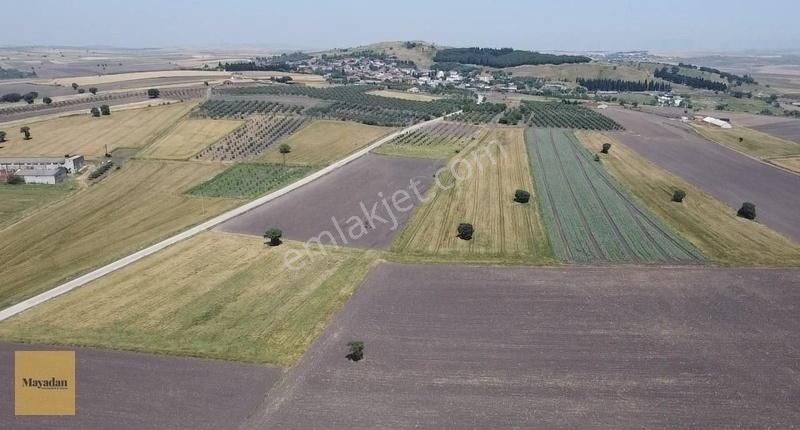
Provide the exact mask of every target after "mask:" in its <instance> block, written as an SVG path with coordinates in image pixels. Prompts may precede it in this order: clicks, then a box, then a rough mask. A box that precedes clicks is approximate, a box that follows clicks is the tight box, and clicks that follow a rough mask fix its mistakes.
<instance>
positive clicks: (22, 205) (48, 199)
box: [0, 182, 75, 230]
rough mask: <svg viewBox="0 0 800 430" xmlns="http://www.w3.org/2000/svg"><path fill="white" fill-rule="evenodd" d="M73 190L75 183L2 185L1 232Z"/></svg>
mask: <svg viewBox="0 0 800 430" xmlns="http://www.w3.org/2000/svg"><path fill="white" fill-rule="evenodd" d="M73 190H75V184H74V183H73V182H66V183H63V184H59V185H34V184H30V185H28V184H23V185H6V184H5V183H0V230H2V229H3V228H5V227H7V226H9V225H11V224H12V223H14V222H15V221H17V220H20V219H22V218H23V217H25V216H26V215H27V214H29V213H31V212H33V211H35V210H37V209H39V208H41V207H44V206H47V205H49V204H52V203H55V202H57V201H59V200H61V199H63V198H64V197H66V196H68V195H69V193H71V192H72V191H73Z"/></svg>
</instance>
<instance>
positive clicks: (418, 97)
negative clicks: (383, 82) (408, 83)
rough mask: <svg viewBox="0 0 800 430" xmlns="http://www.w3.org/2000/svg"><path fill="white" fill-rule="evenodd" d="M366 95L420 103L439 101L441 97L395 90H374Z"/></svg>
mask: <svg viewBox="0 0 800 430" xmlns="http://www.w3.org/2000/svg"><path fill="white" fill-rule="evenodd" d="M367 94H372V95H375V96H381V97H391V98H396V99H403V100H415V101H420V102H432V101H434V100H439V99H441V98H442V97H441V96H434V95H431V94H420V93H409V92H408V91H397V90H376V91H370V92H368V93H367Z"/></svg>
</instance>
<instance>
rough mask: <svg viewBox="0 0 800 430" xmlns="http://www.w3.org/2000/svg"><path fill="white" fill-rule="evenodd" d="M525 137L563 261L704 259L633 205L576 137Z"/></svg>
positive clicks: (545, 133)
mask: <svg viewBox="0 0 800 430" xmlns="http://www.w3.org/2000/svg"><path fill="white" fill-rule="evenodd" d="M527 138H528V139H527V144H528V152H529V158H530V160H531V167H532V170H533V172H534V177H535V179H536V188H537V191H538V195H539V199H540V201H541V207H542V212H543V215H544V218H545V223H546V224H547V227H548V234H549V236H550V241H551V243H552V245H553V249H554V251H555V253H556V255H557V256H558V257H559V258H561V259H562V260H565V261H569V262H577V263H588V262H602V261H607V262H643V263H656V262H670V263H685V262H695V261H699V260H701V259H702V256H701V254H700V253H699V251H697V250H696V249H695V248H694V247H693V246H692V245H691V244H690V243H689V242H687V241H686V240H684V239H683V238H682V237H680V236H679V235H678V234H677V233H676V232H675V231H673V230H672V229H670V228H669V227H667V226H666V225H664V224H663V223H662V222H661V221H659V220H658V219H657V218H655V217H654V216H653V215H652V214H650V213H649V212H647V211H646V210H644V209H643V208H640V207H639V206H638V205H637V204H636V203H634V202H633V201H632V200H631V199H630V198H629V196H628V195H627V194H626V193H625V192H624V191H623V190H622V189H621V188H620V187H619V185H618V184H617V183H616V182H615V181H614V180H613V179H612V178H611V177H610V176H609V175H608V174H607V173H606V172H605V171H604V170H603V168H602V166H601V165H600V164H599V163H598V162H595V161H594V160H593V159H592V156H591V154H590V153H589V152H588V151H586V150H585V149H584V148H583V146H582V145H581V144H580V142H578V141H577V139H576V138H575V136H574V134H572V133H571V132H568V131H563V130H551V129H530V130H528V136H527Z"/></svg>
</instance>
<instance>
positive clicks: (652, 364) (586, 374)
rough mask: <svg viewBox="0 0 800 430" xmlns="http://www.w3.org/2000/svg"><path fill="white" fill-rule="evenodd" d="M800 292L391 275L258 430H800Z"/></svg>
mask: <svg viewBox="0 0 800 430" xmlns="http://www.w3.org/2000/svg"><path fill="white" fill-rule="evenodd" d="M798 279H800V278H799V277H798V271H797V270H791V269H786V270H776V269H771V270H770V269H767V270H757V269H711V268H698V267H668V268H657V267H626V268H619V267H604V268H587V267H573V268H569V269H563V268H557V269H547V268H510V267H503V268H498V267H465V266H441V265H433V266H432V265H397V264H382V265H380V266H378V267H377V268H376V269H374V270H373V271H372V272H370V274H369V275H368V276H367V279H366V281H365V282H364V285H362V286H361V287H360V288H359V289H358V291H356V293H355V294H354V296H353V298H352V299H351V300H349V301H348V302H347V304H346V305H345V306H344V308H343V309H342V311H341V312H340V313H339V314H338V315H337V316H336V317H335V318H334V320H333V321H332V322H331V324H330V326H329V327H328V328H327V329H326V330H325V331H324V332H323V334H322V335H321V336H320V337H319V339H317V341H316V342H315V343H314V344H313V345H312V346H311V348H310V349H309V351H308V353H307V354H306V355H305V356H304V357H303V359H302V360H301V361H300V363H298V365H297V366H295V367H294V368H293V369H291V370H289V372H288V373H287V375H286V376H285V377H284V378H283V380H282V381H281V382H279V383H278V384H277V385H276V386H275V387H274V388H273V389H272V391H271V392H270V396H268V397H267V399H266V400H265V403H264V404H263V405H262V406H261V407H259V409H258V411H257V412H256V413H254V414H252V417H251V419H250V420H249V421H248V422H247V423H246V426H247V428H280V429H294V428H297V429H309V428H326V429H331V430H335V429H353V428H392V429H412V428H456V429H461V428H464V429H474V428H479V429H483V428H604V429H620V428H739V427H742V428H791V427H793V426H795V425H796V424H797V423H798V422H800V410H799V409H798V408H797V407H796V405H797V396H796V392H797V350H798V348H799V347H800V334H799V333H800V319H798V318H797V312H796V309H797V304H798V303H800V281H798ZM351 340H360V341H363V342H364V345H365V349H364V354H365V355H364V360H362V361H360V362H358V363H353V362H350V361H348V360H347V359H346V358H345V354H347V345H346V344H347V342H349V341H351Z"/></svg>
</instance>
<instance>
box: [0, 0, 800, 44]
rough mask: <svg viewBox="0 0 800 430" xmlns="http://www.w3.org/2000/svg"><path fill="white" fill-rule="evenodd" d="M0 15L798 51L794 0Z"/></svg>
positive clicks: (273, 34) (43, 25)
mask: <svg viewBox="0 0 800 430" xmlns="http://www.w3.org/2000/svg"><path fill="white" fill-rule="evenodd" d="M0 14H2V15H3V16H4V18H5V19H3V26H2V33H1V34H2V35H0V45H5V46H16V45H60V46H115V47H128V48H145V47H161V48H176V47H184V48H233V47H259V48H274V49H323V48H335V47H340V48H342V47H349V46H356V45H362V44H368V43H372V42H377V41H387V40H425V41H429V42H435V43H438V44H442V45H448V46H487V47H514V48H519V49H534V50H545V51H547V50H563V51H593V50H605V51H614V50H638V49H647V50H651V51H662V52H664V51H737V50H746V49H762V50H780V49H791V48H797V47H798V46H800V26H798V24H797V19H798V17H800V1H798V0H759V1H747V2H739V1H736V0H726V1H720V0H700V1H697V0H692V1H675V0H661V1H653V0H639V1H634V0H557V1H553V0H551V1H537V0H532V1H487V0H481V1H471V0H462V1H445V0H426V1H417V0H396V1H391V2H387V1H360V0H359V1H347V0H340V1H324V0H317V1H308V0H288V1H287V0H284V1H272V0H222V1H220V0H217V1H188V0H134V1H130V0H126V1H123V0H105V1H86V0H68V1H64V0H46V1H44V0H0ZM12 17H13V18H16V19H13V18H12Z"/></svg>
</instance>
